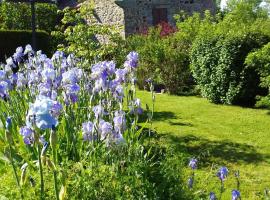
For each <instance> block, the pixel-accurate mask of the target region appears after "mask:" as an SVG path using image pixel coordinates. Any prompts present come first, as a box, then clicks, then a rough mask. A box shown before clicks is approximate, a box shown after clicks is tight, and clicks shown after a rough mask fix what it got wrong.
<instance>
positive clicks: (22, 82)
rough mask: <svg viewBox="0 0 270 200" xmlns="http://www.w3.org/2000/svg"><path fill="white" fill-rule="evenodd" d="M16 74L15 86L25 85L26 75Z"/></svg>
mask: <svg viewBox="0 0 270 200" xmlns="http://www.w3.org/2000/svg"><path fill="white" fill-rule="evenodd" d="M17 75H18V79H17V87H18V88H22V87H26V85H27V83H28V81H27V79H26V77H25V76H24V74H22V73H17Z"/></svg>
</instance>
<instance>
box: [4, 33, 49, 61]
mask: <svg viewBox="0 0 270 200" xmlns="http://www.w3.org/2000/svg"><path fill="white" fill-rule="evenodd" d="M36 37H37V49H38V50H42V51H43V52H44V53H46V54H47V55H50V54H51V45H50V35H49V34H48V33H46V32H44V31H37V33H36ZM31 43H32V32H31V31H29V30H0V61H1V62H3V61H5V58H6V57H9V56H12V55H13V53H14V49H16V48H17V47H18V46H25V45H27V44H31Z"/></svg>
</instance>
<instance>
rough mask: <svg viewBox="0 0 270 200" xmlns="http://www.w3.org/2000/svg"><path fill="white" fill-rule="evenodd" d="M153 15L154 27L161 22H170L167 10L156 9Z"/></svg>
mask: <svg viewBox="0 0 270 200" xmlns="http://www.w3.org/2000/svg"><path fill="white" fill-rule="evenodd" d="M152 14H153V25H154V26H156V25H158V24H160V23H161V22H168V11H167V8H154V9H153V10H152Z"/></svg>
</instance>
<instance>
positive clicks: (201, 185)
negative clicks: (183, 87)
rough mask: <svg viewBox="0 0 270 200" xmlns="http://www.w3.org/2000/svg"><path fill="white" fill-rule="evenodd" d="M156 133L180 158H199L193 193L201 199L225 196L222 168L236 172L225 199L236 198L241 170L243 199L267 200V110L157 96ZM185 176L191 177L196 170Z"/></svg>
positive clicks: (269, 127) (147, 100)
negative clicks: (219, 172)
mask: <svg viewBox="0 0 270 200" xmlns="http://www.w3.org/2000/svg"><path fill="white" fill-rule="evenodd" d="M138 97H139V98H141V100H142V102H143V103H144V104H146V103H147V104H151V99H150V95H149V93H148V92H144V91H139V92H138ZM153 128H154V129H155V130H156V131H157V133H158V134H159V135H160V136H161V138H162V139H161V141H162V144H163V145H166V146H173V147H174V148H175V153H176V154H177V153H185V154H186V155H187V157H196V158H198V159H199V169H198V170H197V171H196V173H195V174H196V175H195V177H196V180H195V188H194V189H193V192H194V193H195V194H196V196H197V197H198V199H200V198H201V199H205V198H207V196H206V195H208V194H209V192H210V191H214V192H216V193H217V194H219V191H220V182H219V180H218V178H217V177H216V171H217V170H218V168H219V167H220V166H227V167H228V169H229V170H230V173H229V177H228V179H227V180H226V181H225V192H224V193H223V194H222V198H221V199H231V191H232V189H236V187H237V186H236V185H237V184H236V179H235V177H234V171H236V170H240V181H241V184H240V191H241V196H242V199H250V200H256V199H264V190H265V188H270V137H269V135H270V134H269V132H270V115H269V112H268V111H267V110H259V109H251V108H242V107H238V106H226V105H215V104H212V103H209V102H208V101H207V100H206V99H203V98H199V97H179V96H169V95H167V94H157V95H156V104H155V114H154V123H153ZM187 163H188V159H187ZM185 171H186V174H185V175H186V177H187V178H188V176H189V174H190V170H189V169H188V168H187V169H186V170H185ZM218 197H219V195H218ZM219 199H220V198H219Z"/></svg>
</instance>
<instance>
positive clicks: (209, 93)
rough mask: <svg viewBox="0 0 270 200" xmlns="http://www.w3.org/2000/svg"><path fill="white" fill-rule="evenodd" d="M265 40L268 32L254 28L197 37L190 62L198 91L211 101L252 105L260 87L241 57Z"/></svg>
mask: <svg viewBox="0 0 270 200" xmlns="http://www.w3.org/2000/svg"><path fill="white" fill-rule="evenodd" d="M267 42H269V37H268V36H265V35H263V34H262V33H255V32H243V33H238V34H231V35H222V34H221V35H216V36H215V35H214V36H211V35H208V36H201V37H198V38H197V39H196V41H195V42H194V44H193V47H192V51H191V66H192V71H193V75H194V77H195V79H196V81H197V83H198V85H199V87H200V89H201V92H202V95H203V96H204V97H207V98H208V99H209V100H210V101H212V102H214V103H224V104H240V105H254V103H255V97H256V95H259V94H262V93H263V92H264V91H263V90H262V89H261V88H260V87H259V82H260V77H259V74H258V73H257V72H256V70H255V69H254V68H250V67H247V66H246V65H245V59H246V56H247V55H248V53H249V52H252V51H254V50H255V49H256V48H260V47H261V46H263V45H264V44H266V43H267Z"/></svg>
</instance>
